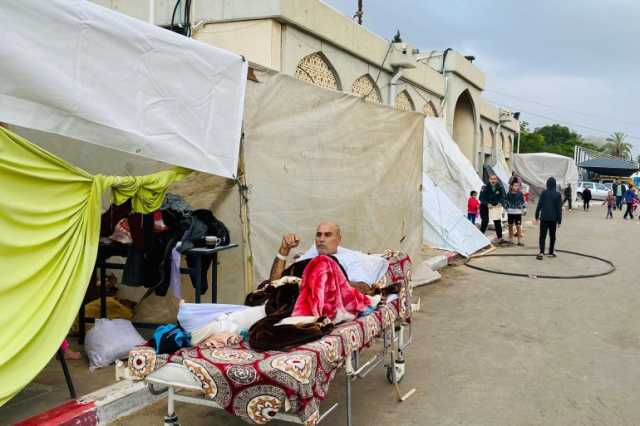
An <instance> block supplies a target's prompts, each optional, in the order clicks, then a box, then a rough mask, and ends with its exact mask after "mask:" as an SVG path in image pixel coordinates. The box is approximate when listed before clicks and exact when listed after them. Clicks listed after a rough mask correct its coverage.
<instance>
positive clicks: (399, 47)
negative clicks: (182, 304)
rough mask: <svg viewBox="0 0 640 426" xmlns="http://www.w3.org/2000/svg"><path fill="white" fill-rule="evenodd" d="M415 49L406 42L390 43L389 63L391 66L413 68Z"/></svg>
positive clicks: (414, 64)
mask: <svg viewBox="0 0 640 426" xmlns="http://www.w3.org/2000/svg"><path fill="white" fill-rule="evenodd" d="M416 52H417V49H415V48H413V47H412V46H409V45H408V44H407V43H402V42H400V43H392V44H391V52H390V53H389V65H391V66H392V67H393V68H415V67H416V62H417V61H416V56H415V55H416Z"/></svg>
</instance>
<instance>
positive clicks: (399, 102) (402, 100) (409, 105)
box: [394, 90, 416, 111]
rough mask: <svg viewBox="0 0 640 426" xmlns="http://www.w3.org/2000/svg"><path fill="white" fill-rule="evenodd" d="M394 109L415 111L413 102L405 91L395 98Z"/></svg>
mask: <svg viewBox="0 0 640 426" xmlns="http://www.w3.org/2000/svg"><path fill="white" fill-rule="evenodd" d="M394 106H395V107H396V109H399V110H400V111H415V110H416V107H415V105H414V104H413V100H411V96H409V93H408V92H407V91H406V90H403V91H402V92H400V93H398V96H396V100H395V105H394Z"/></svg>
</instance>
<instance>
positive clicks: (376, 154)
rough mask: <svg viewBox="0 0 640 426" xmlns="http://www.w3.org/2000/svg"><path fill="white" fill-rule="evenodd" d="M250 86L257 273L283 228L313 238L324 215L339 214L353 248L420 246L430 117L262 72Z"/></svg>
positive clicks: (262, 275) (304, 244)
mask: <svg viewBox="0 0 640 426" xmlns="http://www.w3.org/2000/svg"><path fill="white" fill-rule="evenodd" d="M258 80H260V83H257V84H253V83H252V84H251V86H250V88H251V90H248V92H247V108H246V125H245V138H244V149H243V152H244V163H245V172H246V177H247V185H248V187H249V194H248V208H249V223H250V227H251V236H250V238H251V245H252V252H253V258H254V259H255V263H254V272H255V278H256V282H257V283H259V282H260V281H262V280H264V279H266V278H267V277H268V274H269V270H270V268H271V264H272V262H273V259H274V256H275V253H276V250H277V249H278V247H279V245H280V241H281V240H282V234H283V233H286V232H294V233H296V234H298V235H299V236H300V238H301V244H300V247H299V248H298V249H296V250H294V252H300V253H304V252H305V251H307V249H308V248H309V247H311V246H312V244H313V241H314V236H315V228H316V226H317V225H318V223H319V222H321V221H324V220H332V221H335V222H337V223H338V224H339V225H340V226H341V228H342V233H343V240H342V245H343V246H344V247H347V248H350V249H354V250H361V251H366V252H374V253H377V252H380V251H382V250H386V249H401V250H403V251H405V252H407V253H409V255H411V256H412V258H417V256H418V255H419V253H420V246H421V241H422V221H421V208H420V180H421V177H420V176H421V170H422V164H421V159H422V156H421V150H422V138H423V116H422V115H421V114H417V113H406V112H400V111H396V110H394V109H392V108H388V107H384V106H380V105H376V104H373V103H370V102H366V101H364V100H362V99H361V98H357V97H355V96H352V95H349V94H345V93H340V92H335V91H331V90H323V89H319V88H317V87H314V86H311V85H310V84H308V83H305V82H303V81H300V80H298V79H296V78H293V77H290V76H286V75H268V74H259V75H258Z"/></svg>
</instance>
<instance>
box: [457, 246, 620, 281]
mask: <svg viewBox="0 0 640 426" xmlns="http://www.w3.org/2000/svg"><path fill="white" fill-rule="evenodd" d="M556 252H558V253H567V254H573V255H574V256H580V257H586V258H589V259H594V260H598V261H600V262H602V263H606V264H607V265H609V269H608V270H607V271H605V272H598V273H595V274H580V275H546V274H542V275H534V274H524V273H519V272H509V271H497V270H495V269H489V268H482V267H480V266H475V265H471V264H470V263H471V261H472V260H473V259H481V258H484V257H528V256H536V255H535V254H527V253H498V254H486V255H481V256H475V257H471V258H469V259H468V260H467V261H466V262H465V263H464V265H465V266H466V267H468V268H471V269H475V270H478V271H482V272H489V273H492V274H498V275H508V276H512V277H524V278H533V279H536V278H545V279H555V280H575V279H582V278H596V277H602V276H605V275H609V274H611V273H613V272H614V271H615V270H616V265H614V264H613V262H611V261H610V260H607V259H603V258H601V257H598V256H592V255H590V254H585V253H580V252H577V251H570V250H557V249H556Z"/></svg>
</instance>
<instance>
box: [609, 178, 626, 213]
mask: <svg viewBox="0 0 640 426" xmlns="http://www.w3.org/2000/svg"><path fill="white" fill-rule="evenodd" d="M612 189H613V194H614V195H615V196H616V208H617V209H618V210H622V195H623V194H624V192H625V190H626V188H625V187H624V185H623V184H622V183H621V182H619V181H616V182H615V183H614V184H613V188H612Z"/></svg>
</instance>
